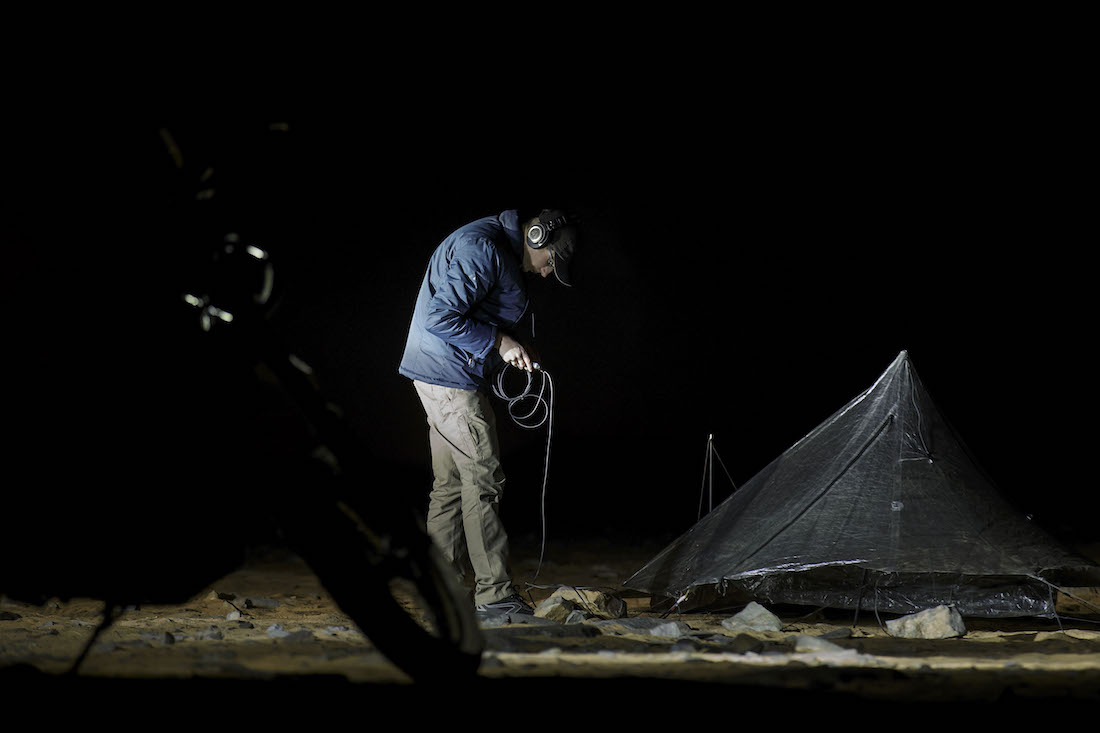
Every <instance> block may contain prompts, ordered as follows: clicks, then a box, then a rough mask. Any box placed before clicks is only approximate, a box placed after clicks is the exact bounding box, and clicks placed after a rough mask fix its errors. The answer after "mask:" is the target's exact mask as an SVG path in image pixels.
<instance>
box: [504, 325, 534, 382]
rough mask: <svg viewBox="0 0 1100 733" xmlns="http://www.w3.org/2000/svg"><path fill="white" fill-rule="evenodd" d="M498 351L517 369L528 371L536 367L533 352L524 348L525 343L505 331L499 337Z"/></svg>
mask: <svg viewBox="0 0 1100 733" xmlns="http://www.w3.org/2000/svg"><path fill="white" fill-rule="evenodd" d="M497 351H499V352H500V356H501V358H502V359H504V361H506V362H508V363H509V364H511V365H512V366H514V367H516V368H517V369H523V370H524V371H528V372H529V371H532V370H533V369H534V363H535V362H534V359H532V358H531V354H530V353H529V352H528V351H527V349H526V348H524V346H523V344H521V343H520V342H519V341H516V340H515V339H514V338H512V337H511V336H509V335H508V334H506V333H504V332H501V334H500V336H498V337H497Z"/></svg>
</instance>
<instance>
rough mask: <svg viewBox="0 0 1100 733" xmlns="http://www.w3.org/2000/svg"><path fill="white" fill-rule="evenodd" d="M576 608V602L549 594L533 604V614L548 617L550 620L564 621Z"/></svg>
mask: <svg viewBox="0 0 1100 733" xmlns="http://www.w3.org/2000/svg"><path fill="white" fill-rule="evenodd" d="M576 610H577V604H576V603H573V601H570V600H567V599H565V598H562V597H561V596H550V597H549V598H547V599H546V600H545V601H543V602H542V603H540V604H539V605H537V606H535V615H536V616H539V617H540V618H548V619H550V620H551V621H557V622H558V623H559V624H560V623H565V619H567V618H569V614H570V613H572V612H573V611H576Z"/></svg>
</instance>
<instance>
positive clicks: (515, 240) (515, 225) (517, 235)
mask: <svg viewBox="0 0 1100 733" xmlns="http://www.w3.org/2000/svg"><path fill="white" fill-rule="evenodd" d="M497 220H498V221H499V222H500V225H501V227H503V228H504V233H505V234H507V235H508V241H509V242H510V243H511V245H512V252H513V253H514V254H515V255H516V257H517V258H519V260H520V261H521V262H522V261H523V231H522V230H521V229H520V223H519V212H518V211H516V210H515V209H509V210H507V211H502V212H501V213H500V215H499V216H497Z"/></svg>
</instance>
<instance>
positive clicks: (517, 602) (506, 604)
mask: <svg viewBox="0 0 1100 733" xmlns="http://www.w3.org/2000/svg"><path fill="white" fill-rule="evenodd" d="M476 610H477V614H478V615H479V616H504V615H508V614H510V615H513V616H534V615H535V609H533V608H531V606H530V604H528V603H527V601H525V600H523V599H522V598H520V597H519V596H518V595H516V594H512V595H510V596H508V597H507V598H502V599H500V600H499V601H493V602H492V603H483V604H482V605H480V606H478V607H477V609H476Z"/></svg>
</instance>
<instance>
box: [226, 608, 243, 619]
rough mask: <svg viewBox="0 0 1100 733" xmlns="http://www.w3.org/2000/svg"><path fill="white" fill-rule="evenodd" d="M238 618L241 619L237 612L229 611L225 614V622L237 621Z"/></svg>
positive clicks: (239, 613)
mask: <svg viewBox="0 0 1100 733" xmlns="http://www.w3.org/2000/svg"><path fill="white" fill-rule="evenodd" d="M240 618H241V612H240V611H237V610H235V609H234V610H232V611H230V612H229V613H227V614H225V620H226V621H239V620H240Z"/></svg>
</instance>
